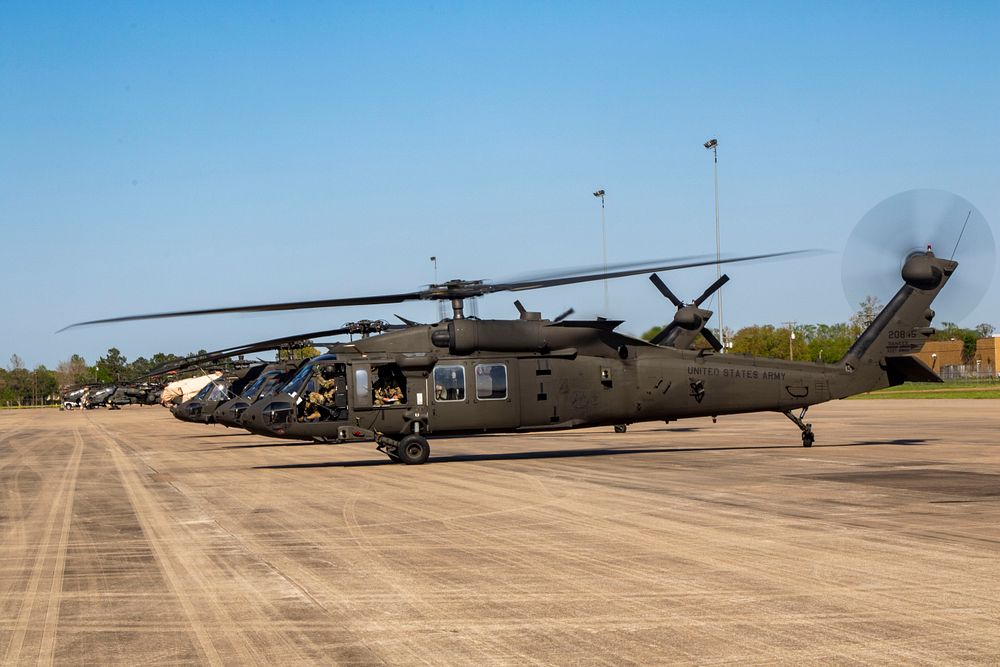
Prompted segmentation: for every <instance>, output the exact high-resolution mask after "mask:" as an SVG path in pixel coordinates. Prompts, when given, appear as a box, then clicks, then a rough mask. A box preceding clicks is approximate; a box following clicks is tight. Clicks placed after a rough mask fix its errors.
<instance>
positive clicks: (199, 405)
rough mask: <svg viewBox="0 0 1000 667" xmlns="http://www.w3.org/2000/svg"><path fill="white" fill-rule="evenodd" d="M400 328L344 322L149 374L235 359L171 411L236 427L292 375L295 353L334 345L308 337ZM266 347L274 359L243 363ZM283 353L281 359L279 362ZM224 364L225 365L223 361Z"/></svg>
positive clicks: (205, 355)
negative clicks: (224, 374) (227, 369)
mask: <svg viewBox="0 0 1000 667" xmlns="http://www.w3.org/2000/svg"><path fill="white" fill-rule="evenodd" d="M399 328H405V325H398V324H389V323H388V322H383V321H381V320H375V321H372V320H361V321H359V322H348V323H347V324H345V325H344V326H343V327H340V328H338V329H328V330H325V331H313V332H310V333H305V334H296V335H293V336H283V337H281V338H273V339H270V340H265V341H259V342H257V343H251V344H249V345H241V346H237V347H230V348H224V349H221V350H215V351H213V352H205V353H202V354H197V355H191V356H188V357H185V358H184V359H178V360H174V361H170V362H168V363H166V364H164V365H162V366H161V367H158V368H156V369H154V371H152V372H153V373H156V374H162V373H164V372H168V371H174V372H176V371H182V370H185V369H188V368H199V369H205V368H206V366H211V367H212V368H216V367H217V366H218V362H220V361H223V360H227V359H230V358H233V357H235V358H236V361H235V362H231V363H233V364H234V365H235V369H234V370H233V371H232V372H231V373H230V374H229V375H230V377H224V378H220V379H219V380H215V381H213V382H210V383H209V384H208V385H206V386H205V388H204V389H202V391H200V392H199V393H198V394H196V395H195V396H194V397H192V398H190V399H188V400H187V401H184V402H183V403H180V404H179V405H175V406H174V407H173V408H171V412H172V413H173V415H174V416H175V417H177V418H178V419H180V420H182V421H190V422H197V423H203V424H213V423H221V424H223V425H225V426H231V427H240V426H241V425H240V423H239V421H238V418H239V416H240V414H242V412H243V410H245V409H246V408H247V407H249V405H250V403H252V402H253V401H255V400H257V399H258V398H259V397H260V396H261V395H267V394H269V393H270V392H272V391H274V390H275V389H277V388H279V387H280V386H282V385H284V384H285V382H287V381H288V380H289V379H291V375H292V374H293V373H294V371H295V369H296V368H298V366H299V365H301V363H302V362H301V361H295V360H294V357H295V355H296V353H297V352H299V351H301V350H302V349H305V348H307V347H330V346H331V345H333V343H315V342H313V341H312V339H314V338H319V337H327V336H339V335H343V334H352V335H355V334H357V335H361V336H363V337H367V336H368V335H370V334H371V333H380V332H382V331H390V330H394V329H399ZM267 350H277V351H278V357H279V361H277V362H274V363H266V362H260V363H256V364H250V363H249V362H246V361H244V357H245V356H246V355H249V354H254V353H257V352H264V351H267ZM282 356H284V358H285V360H284V361H281V360H280V358H281V357H282ZM224 366H225V364H223V367H224Z"/></svg>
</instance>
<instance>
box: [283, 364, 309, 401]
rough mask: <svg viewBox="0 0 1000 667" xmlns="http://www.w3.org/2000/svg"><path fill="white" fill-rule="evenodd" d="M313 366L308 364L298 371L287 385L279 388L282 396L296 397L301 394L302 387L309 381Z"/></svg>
mask: <svg viewBox="0 0 1000 667" xmlns="http://www.w3.org/2000/svg"><path fill="white" fill-rule="evenodd" d="M313 366H315V364H312V363H308V364H306V365H305V366H303V367H302V368H300V369H299V372H298V373H296V374H295V377H293V378H292V379H291V380H289V382H288V384H286V385H285V386H284V387H282V388H281V393H282V394H292V395H297V394H301V393H302V387H304V386H305V384H306V382H307V381H308V380H309V376H310V375H312V371H313Z"/></svg>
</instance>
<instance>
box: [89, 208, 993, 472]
mask: <svg viewBox="0 0 1000 667" xmlns="http://www.w3.org/2000/svg"><path fill="white" fill-rule="evenodd" d="M962 201H963V202H964V200H962ZM966 203H967V202H966ZM970 216H971V209H970ZM987 231H988V230H987ZM963 233H964V228H963ZM959 238H961V235H959ZM900 239H902V237H900ZM924 241H925V239H920V241H919V245H917V246H916V247H919V248H923V249H920V250H914V249H913V248H914V247H915V246H914V244H913V243H909V242H907V244H906V248H905V253H904V254H903V255H902V256H901V257H900V258H899V259H898V260H897V261H900V262H901V264H900V265H897V266H900V268H899V269H898V271H899V273H898V274H897V275H898V276H899V277H898V278H897V280H900V279H901V281H902V284H901V285H900V286H899V287H898V290H897V291H896V293H895V295H894V296H893V297H892V298H891V299H890V300H889V302H888V305H886V306H885V308H883V309H882V311H881V312H880V313H879V314H878V316H877V317H875V319H874V321H872V322H871V323H870V325H869V326H867V328H865V329H864V331H863V332H862V333H861V335H860V336H859V337H858V338H857V340H856V341H855V342H854V344H853V345H852V346H851V348H850V349H849V350H848V352H847V353H846V354H845V355H844V357H843V358H842V359H840V360H838V361H837V362H834V363H815V362H792V361H784V360H777V359H766V358H758V357H753V356H747V355H737V354H720V352H721V349H720V347H721V346H720V345H719V344H718V340H717V339H716V338H715V336H714V335H712V334H711V333H710V332H708V330H707V329H705V326H704V323H705V319H707V315H706V313H707V311H703V310H702V309H701V308H700V306H701V303H702V301H704V299H703V298H701V297H700V298H699V299H696V300H695V302H694V303H692V304H684V303H683V302H680V301H679V300H678V299H676V297H674V298H673V299H671V301H672V302H673V303H674V305H675V306H677V307H678V310H677V314H676V315H675V317H674V319H673V321H672V322H671V323H670V324H669V325H668V326H667V327H666V329H665V330H664V332H663V333H662V334H661V335H660V336H659V337H658V340H655V342H654V341H650V342H647V341H645V340H642V339H638V338H634V337H632V336H629V335H625V334H622V333H619V332H617V331H616V328H617V327H618V326H619V325H620V324H621V323H622V322H621V321H618V320H603V319H596V320H569V319H561V320H559V321H555V320H545V319H542V317H541V315H540V314H539V313H535V312H529V311H527V310H526V309H524V308H523V307H522V306H520V304H518V309H519V311H520V317H519V318H518V319H516V320H478V319H466V318H465V317H464V313H463V305H464V300H465V299H468V298H472V297H476V296H481V295H485V294H490V293H495V292H500V291H514V292H517V291H524V290H530V289H539V288H543V287H553V286H558V285H568V284H573V283H582V282H589V281H597V280H605V279H611V278H618V277H623V276H628V275H634V274H638V273H647V272H653V273H652V275H651V276H650V279H651V280H652V281H653V282H654V284H655V285H656V286H657V287H658V288H659V289H660V291H661V292H662V293H663V294H664V295H665V296H667V298H670V296H671V295H672V294H671V293H670V292H669V289H667V288H666V286H665V285H664V284H663V283H662V281H661V280H660V279H659V277H658V275H657V274H656V272H662V271H670V270H675V269H680V268H688V267H692V266H701V265H709V264H715V263H717V260H716V259H714V258H713V259H710V260H709V259H705V260H701V259H692V260H686V261H680V262H673V263H662V264H659V265H656V266H643V267H640V268H628V269H622V270H614V271H607V272H604V271H600V272H594V273H585V274H575V275H560V276H556V277H543V278H540V279H534V280H522V281H512V282H506V283H495V284H489V283H485V282H483V281H462V280H453V281H449V282H447V283H444V284H440V285H431V286H430V287H428V288H427V289H424V290H419V291H415V292H406V293H398V294H388V295H376V296H366V297H354V298H341V299H327V300H318V301H300V302H292V303H281V304H265V305H256V306H240V307H230V308H218V309H208V310H197V311H181V312H171V313H158V314H151V315H139V316H129V317H118V318H112V319H107V320H94V321H91V322H84V323H81V324H97V323H104V322H120V321H127V320H137V319H152V318H161V317H180V316H187V315H202V314H212V313H237V312H260V311H275V310H296V309H304V308H325V307H333V306H346V305H352V306H353V305H363V304H385V303H399V302H403V301H409V300H430V299H443V300H447V301H450V303H451V306H452V310H453V316H452V318H450V319H445V320H443V321H441V322H438V323H436V324H428V325H414V326H409V327H407V328H405V329H403V330H400V331H395V332H388V333H384V334H382V335H379V336H373V337H370V338H366V339H362V340H358V341H353V342H350V343H339V344H336V345H333V346H332V347H331V348H330V354H325V355H321V356H319V357H316V358H314V359H312V360H310V361H309V362H307V363H305V364H303V365H302V366H301V367H299V368H298V370H297V372H296V373H295V375H294V377H293V378H292V379H291V380H290V381H289V382H288V383H287V384H285V385H284V386H283V387H281V388H280V390H279V391H277V392H276V393H274V394H272V395H269V396H266V397H262V398H259V399H258V400H257V401H255V402H254V403H253V404H251V405H250V406H249V407H247V408H246V409H245V411H244V412H243V414H242V415H241V417H240V419H239V421H240V423H241V424H242V425H244V426H245V427H247V428H249V429H251V430H252V431H254V432H257V433H266V434H268V435H274V436H277V437H284V438H296V439H305V440H313V441H316V442H326V443H345V442H361V441H374V442H375V443H376V445H377V448H378V449H379V450H380V451H382V452H384V453H385V454H387V455H388V456H389V458H390V459H392V460H393V461H401V462H403V463H407V464H419V463H423V462H425V461H426V460H427V458H428V456H429V453H430V447H429V445H428V440H427V438H428V437H433V436H437V435H451V434H470V433H484V432H527V431H544V430H557V429H572V428H581V427H589V426H601V425H621V424H628V423H634V422H642V421H672V420H677V419H682V418H688V417H704V416H711V417H716V416H718V415H726V414H736V413H744V412H764V411H773V412H778V413H781V414H784V415H785V416H786V417H787V418H788V419H789V420H791V421H792V422H793V423H794V424H795V425H796V426H797V427H798V428H799V430H800V431H801V435H802V444H803V446H805V447H810V446H812V444H813V442H814V434H813V430H812V425H811V424H808V423H806V422H805V421H804V417H805V414H806V411H807V410H808V408H809V407H810V406H812V405H815V404H818V403H823V402H825V401H829V400H832V399H837V398H845V397H847V396H851V395H854V394H858V393H862V392H867V391H871V390H873V389H879V388H883V387H888V386H893V385H898V384H901V383H902V382H905V381H940V378H938V376H937V375H936V374H935V373H934V371H932V370H931V369H930V368H929V367H927V366H926V365H925V364H924V363H923V362H921V361H920V360H919V359H918V358H917V357H916V356H914V353H915V352H916V351H918V350H919V349H920V347H921V346H922V345H923V343H924V341H925V340H926V339H927V337H928V336H930V335H931V334H932V333H933V331H934V330H933V328H932V327H931V326H930V323H931V321H932V319H933V318H934V315H935V314H934V311H933V310H932V309H931V303H932V302H933V301H934V299H935V297H937V295H938V294H939V293H940V292H941V290H942V289H943V288H944V286H945V285H946V284H947V283H948V282H949V280H950V279H951V278H952V276H953V274H954V273H955V271H956V269H957V267H958V262H956V261H954V260H951V259H943V258H940V257H937V256H936V255H935V254H934V252H933V251H932V250H931V248H930V247H929V246H926V245H924ZM990 243H992V236H990ZM956 247H957V244H956ZM797 254H801V253H799V252H789V253H770V254H766V255H755V256H749V257H737V258H731V259H723V260H722V263H730V262H743V261H750V260H757V259H766V258H774V257H781V256H785V257H788V256H794V255H797ZM614 268H616V269H617V268H618V267H614ZM720 281H721V279H720ZM721 282H724V281H721ZM721 282H719V283H718V284H717V285H714V286H713V287H711V288H709V290H706V293H710V292H711V291H712V290H714V289H717V287H718V286H719V285H721ZM897 284H898V283H897ZM707 314H708V315H710V313H707ZM73 326H78V325H73ZM681 330H683V332H686V333H685V335H686V336H687V337H688V338H690V335H691V333H692V332H694V334H695V335H698V334H701V335H704V336H705V337H706V339H707V340H708V342H709V343H710V344H711V348H707V349H703V350H689V349H681V348H680V347H670V346H665V345H660V344H657V343H664V342H667V341H668V340H670V339H671V337H672V336H673V337H674V340H675V341H676V339H677V337H678V336H679V335H680V334H681V333H682V332H681Z"/></svg>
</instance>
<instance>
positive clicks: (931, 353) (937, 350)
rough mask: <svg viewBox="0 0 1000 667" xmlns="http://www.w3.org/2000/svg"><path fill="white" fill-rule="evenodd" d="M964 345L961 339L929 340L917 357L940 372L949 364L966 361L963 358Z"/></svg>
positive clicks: (954, 364) (959, 364) (960, 363)
mask: <svg viewBox="0 0 1000 667" xmlns="http://www.w3.org/2000/svg"><path fill="white" fill-rule="evenodd" d="M963 345H964V343H963V342H962V341H961V340H929V341H927V342H926V343H924V346H923V347H922V348H920V351H919V352H917V357H919V358H920V361H922V362H924V363H925V364H927V365H928V366H930V367H931V370H933V371H934V372H935V373H940V372H941V370H942V369H944V368H946V367H948V366H961V365H963V364H964V363H965V360H964V359H962V346H963Z"/></svg>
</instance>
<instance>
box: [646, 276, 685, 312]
mask: <svg viewBox="0 0 1000 667" xmlns="http://www.w3.org/2000/svg"><path fill="white" fill-rule="evenodd" d="M649 280H650V282H652V283H653V284H654V285H656V289H658V290H660V294H662V295H663V296H665V297H667V299H668V300H669V301H670V303H672V304H674V306H676V307H677V308H680V307H681V306H683V305H684V302H683V301H681V300H680V299H678V298H677V296H676V295H675V294H674V293H673V292H671V291H670V288H669V287H667V284H666V283H665V282H663V279H662V278H660V276H658V275H656V274H655V273H654V274H653V275H651V276H650V277H649Z"/></svg>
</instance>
